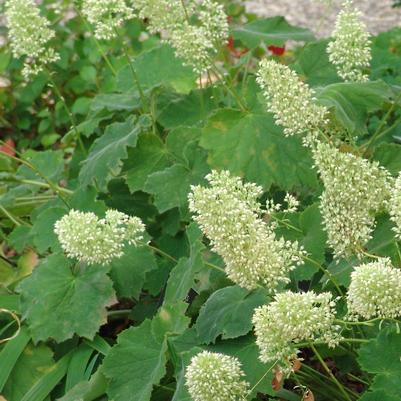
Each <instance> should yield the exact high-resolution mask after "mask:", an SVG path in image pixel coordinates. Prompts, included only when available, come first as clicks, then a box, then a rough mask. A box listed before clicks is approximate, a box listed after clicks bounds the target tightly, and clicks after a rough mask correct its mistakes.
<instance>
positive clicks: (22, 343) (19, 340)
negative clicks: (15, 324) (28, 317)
mask: <svg viewBox="0 0 401 401" xmlns="http://www.w3.org/2000/svg"><path fill="white" fill-rule="evenodd" d="M29 340H30V336H29V334H28V329H27V328H26V327H25V326H23V327H21V331H20V332H19V334H18V336H17V337H16V338H14V339H12V340H10V341H8V342H7V343H6V345H5V346H4V348H3V349H2V350H1V352H0V393H1V392H2V391H3V388H4V385H5V384H6V382H7V380H8V378H9V375H10V373H11V372H12V370H13V368H14V366H15V364H16V363H17V361H18V358H19V357H20V355H21V353H22V352H23V351H24V349H25V347H26V346H27V344H28V343H29Z"/></svg>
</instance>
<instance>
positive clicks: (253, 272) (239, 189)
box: [189, 171, 304, 290]
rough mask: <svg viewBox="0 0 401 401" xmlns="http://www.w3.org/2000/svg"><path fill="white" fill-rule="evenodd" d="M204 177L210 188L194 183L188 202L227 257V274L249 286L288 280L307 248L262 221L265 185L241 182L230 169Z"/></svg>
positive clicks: (216, 247) (214, 244)
mask: <svg viewBox="0 0 401 401" xmlns="http://www.w3.org/2000/svg"><path fill="white" fill-rule="evenodd" d="M206 179H207V180H208V181H209V183H210V187H208V188H205V187H201V186H194V187H192V193H191V194H190V195H189V207H190V210H191V211H192V212H193V213H195V216H194V220H195V221H196V222H197V223H198V224H199V226H200V227H201V229H202V231H203V233H204V234H205V235H206V236H207V237H208V238H209V239H210V242H211V245H212V249H213V251H215V252H217V253H218V254H219V255H220V256H221V257H222V258H223V259H224V262H225V264H226V271H227V274H228V277H229V278H230V279H231V280H232V281H234V282H235V283H237V284H238V285H240V286H242V287H245V288H248V289H252V288H256V287H257V286H258V285H263V286H266V287H267V288H269V289H270V290H274V289H275V288H276V287H277V286H278V285H279V284H280V283H286V282H288V281H289V279H288V274H289V272H290V271H291V270H292V269H294V268H295V266H297V265H300V264H302V262H303V261H302V258H303V256H304V251H303V250H302V248H300V247H299V246H298V244H297V242H290V241H285V240H284V239H283V238H280V239H278V238H277V237H276V235H275V233H274V231H273V228H272V227H271V226H269V225H268V224H267V223H266V222H264V221H263V219H262V218H261V216H260V215H261V206H260V204H259V203H258V201H257V198H258V197H259V196H260V195H261V194H262V193H263V190H262V188H261V187H259V186H257V185H255V184H250V183H247V184H243V183H242V181H241V179H240V178H238V177H231V176H230V173H229V172H228V171H222V172H221V173H219V172H217V171H213V172H212V173H211V174H209V175H208V176H206Z"/></svg>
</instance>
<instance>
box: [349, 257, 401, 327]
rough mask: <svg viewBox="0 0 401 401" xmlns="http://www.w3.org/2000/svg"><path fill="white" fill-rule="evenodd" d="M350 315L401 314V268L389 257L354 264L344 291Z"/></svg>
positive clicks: (365, 317)
mask: <svg viewBox="0 0 401 401" xmlns="http://www.w3.org/2000/svg"><path fill="white" fill-rule="evenodd" d="M347 306H348V313H349V315H350V318H351V319H356V318H358V317H362V318H364V319H372V318H375V317H381V318H383V319H385V318H397V317H400V316H401V270H399V269H396V268H394V267H393V266H392V265H391V261H390V259H388V258H382V259H379V260H377V261H375V262H371V263H366V264H362V265H360V266H357V267H355V270H354V271H353V272H352V274H351V284H350V286H349V288H348V294H347Z"/></svg>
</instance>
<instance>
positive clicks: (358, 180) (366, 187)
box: [313, 143, 392, 257]
mask: <svg viewBox="0 0 401 401" xmlns="http://www.w3.org/2000/svg"><path fill="white" fill-rule="evenodd" d="M313 157H314V160H315V166H316V167H317V169H318V171H319V174H320V178H321V179H322V181H323V184H324V188H325V189H324V192H323V194H322V196H321V203H320V210H321V212H322V216H323V222H324V225H325V229H326V231H327V234H328V244H329V245H330V247H332V248H333V250H334V254H335V256H336V257H340V256H349V255H351V254H353V253H356V254H360V253H361V250H362V248H363V246H364V245H365V244H366V243H367V242H368V241H369V240H370V239H371V233H372V231H373V229H374V227H375V214H376V213H377V212H379V211H381V210H382V209H384V208H385V206H386V204H387V200H388V198H389V196H390V189H391V184H392V178H391V176H390V174H389V173H388V172H387V171H386V169H384V168H383V167H381V166H379V164H378V163H376V162H375V163H371V162H369V161H368V160H366V159H363V158H361V157H357V156H355V155H353V154H351V153H342V152H341V151H340V150H338V149H337V148H335V147H333V146H331V145H328V144H325V143H319V144H318V145H317V146H316V149H314V151H313Z"/></svg>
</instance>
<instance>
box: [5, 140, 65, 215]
mask: <svg viewBox="0 0 401 401" xmlns="http://www.w3.org/2000/svg"><path fill="white" fill-rule="evenodd" d="M0 144H2V145H3V146H6V147H8V148H10V149H13V148H11V147H10V146H9V145H8V144H7V143H5V142H4V141H2V140H0ZM13 151H14V152H16V154H17V155H18V156H19V157H16V156H12V155H9V154H7V153H3V154H4V155H5V156H6V157H9V158H10V159H12V160H15V161H17V162H18V163H21V164H23V165H25V166H26V167H28V168H29V169H31V170H32V171H33V172H35V173H36V174H37V175H38V176H39V177H41V178H42V179H43V180H44V181H46V183H47V185H48V186H49V188H51V189H52V190H53V191H54V192H55V193H56V194H57V195H58V197H59V198H60V199H61V200H62V201H63V202H64V204H65V205H66V206H67V207H68V209H71V207H70V205H69V204H68V202H67V200H66V199H65V198H64V197H63V196H62V193H61V191H59V190H58V188H59V187H58V185H55V184H54V183H53V182H52V181H51V180H49V179H48V178H47V177H46V176H45V175H44V174H42V173H41V171H40V170H39V169H37V168H36V167H35V166H34V165H33V164H32V163H30V162H29V161H27V160H25V159H23V158H22V155H21V154H20V153H19V152H18V151H16V150H15V149H13Z"/></svg>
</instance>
